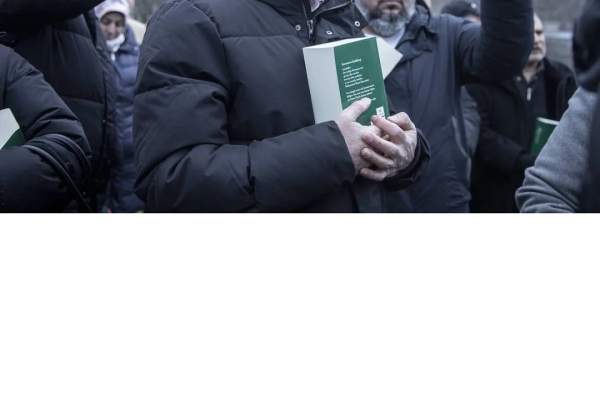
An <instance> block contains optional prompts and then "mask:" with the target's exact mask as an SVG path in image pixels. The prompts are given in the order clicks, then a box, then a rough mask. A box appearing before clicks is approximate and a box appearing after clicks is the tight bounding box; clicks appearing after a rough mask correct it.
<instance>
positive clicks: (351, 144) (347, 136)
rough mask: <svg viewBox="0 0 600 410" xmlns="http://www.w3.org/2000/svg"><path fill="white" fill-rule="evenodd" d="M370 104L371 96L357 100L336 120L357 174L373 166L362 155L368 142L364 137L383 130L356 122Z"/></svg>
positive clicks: (378, 133)
mask: <svg viewBox="0 0 600 410" xmlns="http://www.w3.org/2000/svg"><path fill="white" fill-rule="evenodd" d="M370 105H371V100H370V99H369V98H363V99H362V100H359V101H356V102H354V103H353V104H352V105H350V106H349V107H348V108H346V109H345V110H344V111H342V113H341V114H340V116H339V117H338V119H337V120H336V121H335V122H336V124H337V126H338V128H339V129H340V132H341V133H342V136H343V137H344V141H345V142H346V146H347V147H348V151H349V153H350V157H351V158H352V163H353V164H354V169H355V171H356V175H358V174H359V173H360V172H361V170H362V169H364V168H368V167H370V166H371V163H370V162H369V161H368V159H366V158H363V157H362V155H361V152H362V151H363V150H364V149H365V148H366V147H367V145H366V143H365V142H364V141H363V140H364V138H365V137H366V136H367V135H371V134H372V135H381V132H380V131H379V129H378V128H377V127H373V126H370V127H366V126H364V125H361V124H360V123H358V122H356V120H357V119H358V117H360V116H361V115H362V113H364V112H365V111H366V110H368V109H369V106H370Z"/></svg>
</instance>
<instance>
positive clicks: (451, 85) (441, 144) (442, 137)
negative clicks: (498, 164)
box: [386, 0, 533, 212]
mask: <svg viewBox="0 0 600 410" xmlns="http://www.w3.org/2000/svg"><path fill="white" fill-rule="evenodd" d="M417 10H418V12H417V14H415V16H414V17H413V18H412V20H411V22H410V23H409V24H408V26H407V28H406V33H405V34H404V36H403V37H402V39H401V40H400V42H399V44H398V45H397V47H396V48H397V50H398V51H400V52H401V53H402V54H403V58H402V60H401V61H400V63H399V64H398V65H397V66H396V68H395V70H394V71H393V72H392V73H391V74H390V76H389V77H388V78H387V80H386V89H387V92H388V94H389V96H390V99H391V103H392V108H393V109H394V110H395V111H404V112H407V113H408V114H409V116H410V117H411V118H412V120H413V122H414V123H415V124H416V126H417V127H418V128H420V129H421V130H422V131H423V134H424V135H425V137H426V138H427V140H428V141H429V143H430V145H431V164H430V166H429V167H428V169H427V170H426V171H425V173H424V174H423V177H422V178H421V179H420V180H419V182H417V183H416V184H414V185H413V186H412V187H410V188H409V189H408V190H407V191H406V192H402V193H394V194H391V195H388V201H387V202H388V208H389V210H390V211H396V212H467V211H468V209H469V206H468V204H469V200H470V194H469V187H468V181H467V177H466V172H465V170H466V168H467V161H468V160H467V158H466V157H465V156H464V155H463V154H462V153H460V152H459V147H458V145H457V143H456V141H457V137H456V136H455V126H454V122H456V121H459V123H462V121H463V118H462V116H463V113H462V109H461V103H460V99H461V87H462V86H463V85H464V84H467V83H472V82H477V81H490V82H500V81H503V80H505V79H509V78H512V77H513V76H514V75H516V74H517V73H518V72H519V71H520V70H521V68H522V67H523V66H524V65H525V63H526V62H527V58H528V56H529V53H530V50H531V47H532V41H533V10H532V6H531V1H530V0H483V1H482V2H481V14H482V16H481V18H482V25H481V26H480V25H478V24H474V23H471V22H468V21H466V20H463V19H459V18H456V17H454V16H450V15H441V16H431V15H430V14H429V12H428V11H427V10H425V9H424V8H421V7H418V9H417ZM482 27H483V28H482Z"/></svg>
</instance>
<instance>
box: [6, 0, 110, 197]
mask: <svg viewBox="0 0 600 410" xmlns="http://www.w3.org/2000/svg"><path fill="white" fill-rule="evenodd" d="M100 2H101V0H16V1H15V0H0V44H4V45H7V46H9V47H11V48H13V49H14V50H15V51H16V52H17V53H18V54H20V55H21V56H22V57H24V58H25V59H26V60H27V61H29V62H30V63H31V64H32V65H33V66H34V67H35V68H37V69H38V70H40V71H41V72H42V73H43V74H44V77H45V78H46V80H47V81H48V83H49V84H50V85H51V86H52V87H54V89H55V90H56V92H57V93H58V94H59V95H60V96H61V97H62V99H63V100H64V101H65V103H66V104H67V106H69V108H70V109H71V110H72V111H73V112H74V113H75V115H76V116H77V118H79V120H80V121H81V123H82V124H83V128H84V130H85V133H86V136H87V138H88V141H89V143H90V146H91V148H92V160H93V161H92V164H93V168H94V178H93V180H94V184H93V187H92V189H93V191H95V192H102V191H104V189H105V186H106V182H107V181H108V172H109V163H108V148H109V141H111V140H112V138H113V132H114V130H113V117H112V108H111V107H112V106H113V105H114V104H113V102H112V93H113V91H114V83H113V81H114V79H113V77H112V76H113V70H112V67H111V63H110V60H109V57H108V54H107V50H106V45H105V42H104V39H103V37H102V33H101V32H100V28H99V25H98V22H97V19H96V16H95V15H94V13H93V10H92V9H93V8H94V6H96V5H97V4H98V3H100Z"/></svg>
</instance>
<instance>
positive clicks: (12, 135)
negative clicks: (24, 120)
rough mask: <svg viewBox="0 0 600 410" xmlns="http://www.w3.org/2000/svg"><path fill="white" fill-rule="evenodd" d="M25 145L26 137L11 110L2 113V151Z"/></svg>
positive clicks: (0, 115) (0, 113) (0, 114)
mask: <svg viewBox="0 0 600 410" xmlns="http://www.w3.org/2000/svg"><path fill="white" fill-rule="evenodd" d="M24 143H25V136H24V135H23V133H22V132H21V129H20V128H19V124H18V123H17V120H15V116H14V115H13V113H12V111H11V110H10V109H8V108H7V109H5V110H2V111H0V149H5V148H10V147H14V146H18V145H23V144H24Z"/></svg>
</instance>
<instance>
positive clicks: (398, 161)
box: [360, 113, 418, 181]
mask: <svg viewBox="0 0 600 410" xmlns="http://www.w3.org/2000/svg"><path fill="white" fill-rule="evenodd" d="M371 121H372V122H373V125H374V126H375V127H377V129H378V131H379V132H368V133H363V134H362V141H363V142H364V143H365V144H366V145H367V147H364V148H363V149H362V150H361V152H360V156H361V158H362V159H363V160H365V161H368V162H369V164H370V167H365V168H362V169H361V171H360V175H362V176H363V177H364V178H367V179H370V180H373V181H383V180H384V179H386V178H390V177H394V176H396V175H398V174H399V173H400V172H402V171H403V170H405V169H406V168H408V166H409V165H410V164H411V163H412V162H413V160H414V159H415V151H416V149H417V143H418V136H417V128H416V127H415V124H413V122H412V121H411V120H410V118H409V116H408V115H407V114H405V113H400V114H396V115H394V116H392V117H390V118H388V119H387V120H386V119H385V118H381V117H375V116H374V117H373V118H372V119H371ZM378 134H379V135H378Z"/></svg>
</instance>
